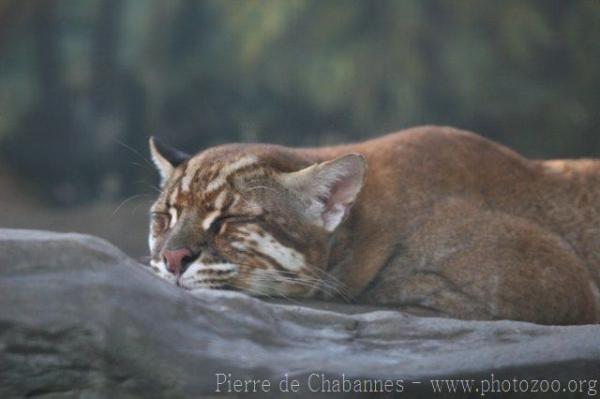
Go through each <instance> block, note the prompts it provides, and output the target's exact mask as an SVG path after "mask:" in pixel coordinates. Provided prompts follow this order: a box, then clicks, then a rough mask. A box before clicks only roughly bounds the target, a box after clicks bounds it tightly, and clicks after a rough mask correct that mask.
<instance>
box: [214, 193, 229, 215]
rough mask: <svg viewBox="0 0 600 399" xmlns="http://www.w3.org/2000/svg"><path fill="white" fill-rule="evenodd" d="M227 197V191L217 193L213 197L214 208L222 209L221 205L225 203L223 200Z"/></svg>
mask: <svg viewBox="0 0 600 399" xmlns="http://www.w3.org/2000/svg"><path fill="white" fill-rule="evenodd" d="M226 199H227V191H225V190H223V191H221V192H220V193H219V195H217V198H215V208H216V209H219V210H223V205H225V200H226Z"/></svg>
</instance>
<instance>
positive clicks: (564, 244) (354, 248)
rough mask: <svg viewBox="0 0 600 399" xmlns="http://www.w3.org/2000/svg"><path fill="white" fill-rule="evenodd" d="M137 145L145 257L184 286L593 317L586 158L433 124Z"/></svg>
mask: <svg viewBox="0 0 600 399" xmlns="http://www.w3.org/2000/svg"><path fill="white" fill-rule="evenodd" d="M150 148H151V154H152V159H153V161H154V163H155V164H156V166H157V168H158V170H159V172H160V175H161V178H162V183H161V188H162V192H161V194H160V195H159V197H158V199H157V200H156V202H155V203H154V205H153V206H152V209H151V214H152V222H151V228H150V237H149V244H150V249H151V253H152V261H151V266H152V270H153V271H154V272H155V273H156V274H158V275H159V276H161V277H163V278H164V279H166V280H168V281H170V282H172V283H173V284H176V285H178V286H179V287H182V288H184V289H187V290H195V289H200V288H228V289H238V290H242V291H245V292H247V293H250V294H252V295H258V296H278V297H315V298H321V299H328V300H344V301H352V302H354V303H361V304H377V305H386V306H393V307H396V308H398V309H403V310H406V311H409V312H414V313H418V314H427V315H437V316H448V317H458V318H466V319H513V320H525V321H531V322H537V323H545V324H580V323H596V322H598V321H599V320H600V300H599V291H598V284H599V282H600V161H596V160H565V161H558V160H557V161H535V160H528V159H526V158H523V157H522V156H520V155H518V154H516V153H515V152H513V151H511V150H509V149H507V148H505V147H503V146H501V145H499V144H497V143H494V142H492V141H489V140H487V139H484V138H482V137H479V136H477V135H474V134H472V133H468V132H464V131H460V130H457V129H453V128H449V127H435V126H425V127H418V128H412V129H408V130H405V131H402V132H398V133H394V134H391V135H387V136H384V137H381V138H377V139H373V140H369V141H366V142H363V143H358V144H349V145H342V146H335V147H323V148H311V149H293V148H287V147H282V146H276V145H268V144H228V145H223V146H218V147H214V148H209V149H207V150H204V151H201V152H200V153H198V154H196V155H194V156H189V155H187V154H185V153H183V152H180V151H177V150H174V149H172V148H169V147H167V146H165V145H164V144H161V143H160V142H158V141H156V140H154V139H151V140H150Z"/></svg>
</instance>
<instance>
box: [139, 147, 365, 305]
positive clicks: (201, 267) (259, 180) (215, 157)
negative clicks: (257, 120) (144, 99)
mask: <svg viewBox="0 0 600 399" xmlns="http://www.w3.org/2000/svg"><path fill="white" fill-rule="evenodd" d="M150 149H151V154H152V159H153V161H154V163H155V164H156V167H157V168H158V170H159V172H160V175H161V190H162V192H161V194H160V195H159V196H158V199H157V200H156V202H155V203H154V204H153V205H152V208H151V224H150V234H149V245H150V251H151V267H152V270H153V271H154V272H155V273H156V274H158V275H159V276H161V277H163V278H165V279H166V280H168V281H170V282H172V283H176V284H177V285H179V286H180V287H183V288H185V289H190V290H194V289H197V288H234V289H239V290H242V291H246V292H248V293H250V294H255V295H272V296H304V297H308V296H312V295H314V294H315V293H316V291H317V290H318V289H319V283H320V281H321V280H322V277H323V275H324V273H325V271H324V268H325V267H326V264H327V259H328V255H329V253H328V252H329V246H330V242H331V237H332V235H333V234H334V233H335V231H336V229H337V228H338V227H339V226H340V224H341V223H342V222H343V221H344V219H345V218H346V216H347V215H348V212H349V210H350V208H351V206H352V204H353V202H354V201H355V199H356V197H357V195H358V193H359V191H360V189H361V187H362V185H363V180H364V177H365V162H364V159H363V157H362V156H361V155H357V154H348V155H345V156H341V157H339V158H336V159H333V160H329V161H325V162H321V163H311V162H310V161H309V160H308V159H307V158H306V157H305V156H303V155H299V154H298V153H296V152H293V151H292V150H289V149H286V148H284V147H279V146H271V145H259V144H256V145H243V144H231V145H225V146H220V147H214V148H211V149H208V150H205V151H203V152H200V153H199V154H197V155H195V156H188V155H186V154H185V153H182V152H180V151H177V150H174V149H172V148H169V147H167V146H165V145H164V144H161V143H160V142H158V141H157V140H154V139H150Z"/></svg>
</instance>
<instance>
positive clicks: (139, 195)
mask: <svg viewBox="0 0 600 399" xmlns="http://www.w3.org/2000/svg"><path fill="white" fill-rule="evenodd" d="M151 196H152V194H148V193H144V194H135V195H132V196H131V197H129V198H126V199H125V200H123V201H122V202H121V203H120V204H119V205H118V206H117V207H116V208H115V210H114V211H113V213H112V215H111V217H114V216H115V215H116V214H117V212H119V210H121V208H122V207H124V206H125V205H126V204H127V203H129V202H131V201H133V200H134V199H136V198H141V197H151Z"/></svg>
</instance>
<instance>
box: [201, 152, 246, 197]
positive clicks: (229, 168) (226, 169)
mask: <svg viewBox="0 0 600 399" xmlns="http://www.w3.org/2000/svg"><path fill="white" fill-rule="evenodd" d="M256 161H257V158H256V157H255V156H254V155H246V156H244V157H241V158H240V159H238V160H237V161H235V162H232V163H230V164H228V165H225V166H223V167H222V168H221V170H220V171H219V174H218V175H217V177H216V178H215V179H214V180H213V181H211V182H210V183H208V185H207V186H206V190H205V191H206V192H207V193H210V192H213V191H215V190H218V189H219V188H221V187H223V185H225V183H226V182H227V178H228V177H229V176H230V175H231V174H232V173H235V172H236V171H238V170H240V169H242V168H245V167H247V166H250V165H252V164H254V163H256Z"/></svg>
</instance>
